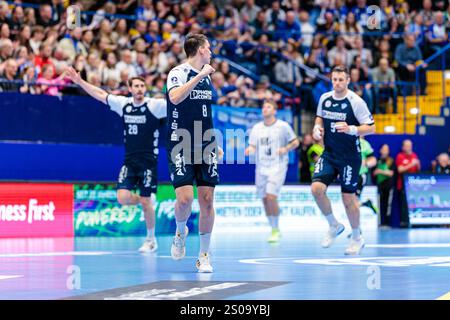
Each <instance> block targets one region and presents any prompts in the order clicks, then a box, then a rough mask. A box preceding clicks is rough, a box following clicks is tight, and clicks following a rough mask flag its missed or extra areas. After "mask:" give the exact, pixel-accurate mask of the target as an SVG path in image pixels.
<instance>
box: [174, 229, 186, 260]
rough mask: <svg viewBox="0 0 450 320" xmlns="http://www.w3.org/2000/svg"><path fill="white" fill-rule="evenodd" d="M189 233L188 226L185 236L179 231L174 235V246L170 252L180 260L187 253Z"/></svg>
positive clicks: (175, 258)
mask: <svg viewBox="0 0 450 320" xmlns="http://www.w3.org/2000/svg"><path fill="white" fill-rule="evenodd" d="M188 234H189V229H188V227H187V226H186V228H185V232H184V236H182V235H181V234H180V233H179V232H177V233H176V234H175V237H173V242H172V248H171V250H170V253H171V255H172V259H174V260H180V259H183V258H184V256H185V255H186V237H187V235H188Z"/></svg>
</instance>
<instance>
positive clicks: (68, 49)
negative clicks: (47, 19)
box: [57, 28, 87, 63]
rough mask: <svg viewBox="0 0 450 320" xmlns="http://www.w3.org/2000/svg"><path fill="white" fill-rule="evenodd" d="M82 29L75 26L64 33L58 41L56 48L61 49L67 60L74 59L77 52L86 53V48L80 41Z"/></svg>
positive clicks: (71, 60)
mask: <svg viewBox="0 0 450 320" xmlns="http://www.w3.org/2000/svg"><path fill="white" fill-rule="evenodd" d="M81 36H82V30H81V28H75V29H73V30H71V31H70V33H68V34H66V35H65V36H64V37H63V38H62V39H61V40H60V41H59V43H58V46H57V48H58V49H60V50H62V51H63V52H64V54H65V55H66V56H67V58H68V60H69V61H68V62H69V63H71V62H73V61H74V59H75V57H76V55H77V54H79V53H83V54H86V53H87V50H86V48H85V47H84V45H83V43H82V42H81Z"/></svg>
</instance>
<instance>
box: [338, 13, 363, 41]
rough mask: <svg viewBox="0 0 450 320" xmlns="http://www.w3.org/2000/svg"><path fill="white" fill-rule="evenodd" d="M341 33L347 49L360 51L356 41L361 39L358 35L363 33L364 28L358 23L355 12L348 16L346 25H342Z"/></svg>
mask: <svg viewBox="0 0 450 320" xmlns="http://www.w3.org/2000/svg"><path fill="white" fill-rule="evenodd" d="M339 31H340V32H341V33H342V38H343V39H344V42H345V44H346V46H347V47H350V48H352V49H359V48H358V46H357V43H356V40H357V39H359V38H360V37H359V36H358V35H359V34H362V33H363V28H362V27H361V25H360V24H359V22H358V21H356V19H355V14H354V13H353V12H349V13H348V14H347V16H346V17H345V21H344V23H343V24H341V25H340V29H339Z"/></svg>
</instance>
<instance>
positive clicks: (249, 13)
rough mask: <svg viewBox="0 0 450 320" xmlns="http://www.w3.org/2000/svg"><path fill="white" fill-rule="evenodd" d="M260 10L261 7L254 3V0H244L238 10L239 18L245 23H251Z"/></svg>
mask: <svg viewBox="0 0 450 320" xmlns="http://www.w3.org/2000/svg"><path fill="white" fill-rule="evenodd" d="M260 11H261V7H259V6H258V5H256V4H255V0H246V1H245V5H244V6H243V7H242V8H241V11H240V15H241V19H242V20H244V21H246V22H247V23H252V22H253V21H254V20H255V19H256V16H257V15H258V12H260Z"/></svg>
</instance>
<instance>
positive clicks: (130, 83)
mask: <svg viewBox="0 0 450 320" xmlns="http://www.w3.org/2000/svg"><path fill="white" fill-rule="evenodd" d="M134 80H140V81H142V82H143V83H144V84H145V79H144V78H143V77H140V76H136V77H132V78H130V79H128V85H129V86H130V87H131V86H132V85H133V81H134Z"/></svg>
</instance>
